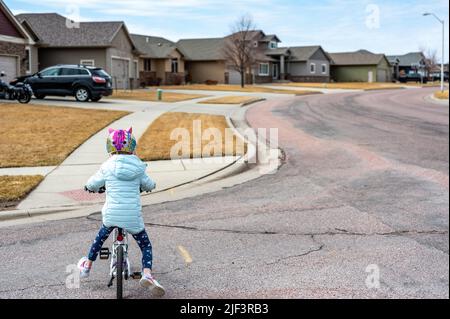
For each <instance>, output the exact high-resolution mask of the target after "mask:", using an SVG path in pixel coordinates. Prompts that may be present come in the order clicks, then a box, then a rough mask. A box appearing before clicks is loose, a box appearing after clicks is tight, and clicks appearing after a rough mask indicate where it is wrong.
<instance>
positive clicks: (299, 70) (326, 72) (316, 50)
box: [286, 46, 331, 83]
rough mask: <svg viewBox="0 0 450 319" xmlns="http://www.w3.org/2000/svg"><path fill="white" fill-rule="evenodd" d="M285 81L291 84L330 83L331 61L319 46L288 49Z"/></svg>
mask: <svg viewBox="0 0 450 319" xmlns="http://www.w3.org/2000/svg"><path fill="white" fill-rule="evenodd" d="M287 50H288V52H289V55H288V57H287V61H286V70H287V76H286V79H287V80H290V81H292V82H321V83H326V82H329V81H330V64H331V60H330V58H329V56H328V55H327V53H326V52H325V51H324V50H323V49H322V47H321V46H305V47H290V48H288V49H287Z"/></svg>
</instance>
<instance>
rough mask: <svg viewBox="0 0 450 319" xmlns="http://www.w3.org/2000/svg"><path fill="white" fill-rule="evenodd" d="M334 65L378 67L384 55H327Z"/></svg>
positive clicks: (364, 53) (365, 53) (346, 53)
mask: <svg viewBox="0 0 450 319" xmlns="http://www.w3.org/2000/svg"><path fill="white" fill-rule="evenodd" d="M328 55H329V56H330V58H331V60H332V62H333V64H334V65H378V64H379V63H380V62H381V60H383V59H384V58H385V55H384V54H375V53H371V52H369V51H356V52H341V53H328Z"/></svg>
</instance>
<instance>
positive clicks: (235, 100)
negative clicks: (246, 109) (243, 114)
mask: <svg viewBox="0 0 450 319" xmlns="http://www.w3.org/2000/svg"><path fill="white" fill-rule="evenodd" d="M262 100H264V99H262V98H259V97H252V96H224V97H219V98H215V99H208V100H203V101H200V102H198V103H199V104H247V103H253V102H258V101H262Z"/></svg>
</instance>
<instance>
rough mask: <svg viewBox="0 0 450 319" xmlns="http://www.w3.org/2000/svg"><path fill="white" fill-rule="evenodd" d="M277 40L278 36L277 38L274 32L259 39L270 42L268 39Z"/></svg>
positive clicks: (278, 40)
mask: <svg viewBox="0 0 450 319" xmlns="http://www.w3.org/2000/svg"><path fill="white" fill-rule="evenodd" d="M274 40H275V41H277V42H281V40H280V38H278V37H277V36H276V35H275V34H268V35H266V36H265V37H263V38H262V39H261V40H260V41H261V42H270V41H274Z"/></svg>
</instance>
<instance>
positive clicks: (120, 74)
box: [111, 58, 130, 90]
mask: <svg viewBox="0 0 450 319" xmlns="http://www.w3.org/2000/svg"><path fill="white" fill-rule="evenodd" d="M111 76H112V78H113V85H114V86H113V87H114V88H118V89H122V90H126V89H128V88H129V82H130V62H129V61H128V60H123V59H116V58H113V59H112V72H111Z"/></svg>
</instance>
